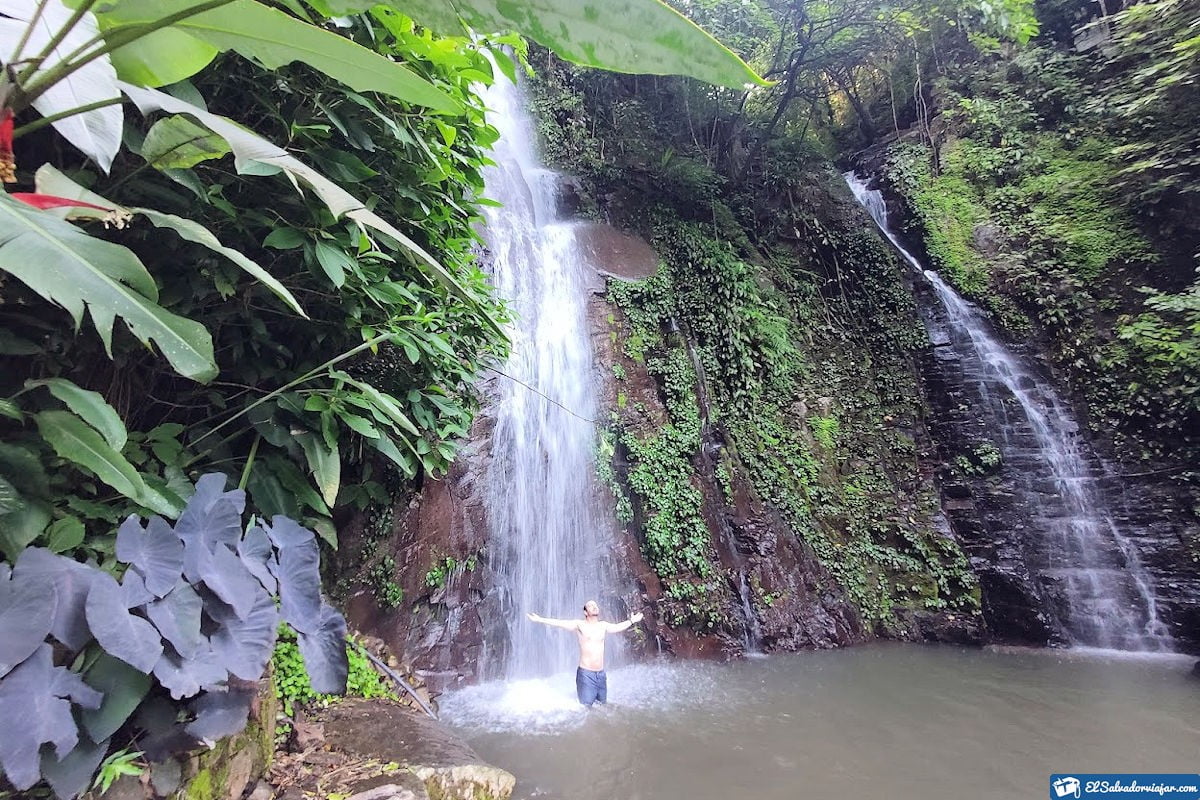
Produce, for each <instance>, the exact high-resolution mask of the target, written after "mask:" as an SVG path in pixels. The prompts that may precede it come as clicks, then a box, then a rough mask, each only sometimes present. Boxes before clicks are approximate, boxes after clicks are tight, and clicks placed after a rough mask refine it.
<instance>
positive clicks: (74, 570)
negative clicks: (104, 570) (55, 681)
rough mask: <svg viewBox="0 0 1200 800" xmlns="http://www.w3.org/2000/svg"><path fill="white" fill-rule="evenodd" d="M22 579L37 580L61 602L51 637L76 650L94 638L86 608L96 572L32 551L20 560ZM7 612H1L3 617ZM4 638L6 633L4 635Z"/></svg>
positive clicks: (18, 570)
mask: <svg viewBox="0 0 1200 800" xmlns="http://www.w3.org/2000/svg"><path fill="white" fill-rule="evenodd" d="M14 574H16V575H17V576H18V577H20V578H31V579H37V580H39V581H41V582H43V583H46V584H48V585H50V586H53V587H54V591H55V594H56V595H57V599H56V602H55V606H54V621H53V622H52V623H51V625H50V635H51V636H53V637H54V638H55V639H58V640H59V641H60V642H62V643H63V644H65V645H66V646H67V647H69V648H71V649H72V650H78V649H79V648H81V647H83V646H84V645H85V644H87V643H88V639H90V638H91V637H92V633H91V631H90V630H89V629H88V625H87V617H86V615H85V613H84V608H85V606H86V604H87V595H88V591H89V590H90V589H91V587H92V577H93V576H94V575H95V572H94V571H93V570H92V569H91V568H90V567H88V566H86V565H84V564H80V563H79V562H78V561H75V560H74V559H70V558H66V557H65V556H60V555H55V554H54V553H52V552H50V551H49V550H46V549H45V548H42V547H29V548H26V549H25V551H24V552H22V553H21V556H20V558H18V559H17V566H16V569H15V570H14ZM2 613H3V612H0V614H2ZM0 638H3V632H2V631H0Z"/></svg>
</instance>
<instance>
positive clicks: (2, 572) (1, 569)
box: [0, 561, 12, 581]
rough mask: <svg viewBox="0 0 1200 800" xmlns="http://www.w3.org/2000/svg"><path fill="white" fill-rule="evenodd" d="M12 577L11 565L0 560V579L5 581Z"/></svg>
mask: <svg viewBox="0 0 1200 800" xmlns="http://www.w3.org/2000/svg"><path fill="white" fill-rule="evenodd" d="M11 577H12V567H10V566H9V565H8V564H6V563H5V562H3V561H0V581H6V580H8V579H9V578H11Z"/></svg>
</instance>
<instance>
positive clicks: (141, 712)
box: [134, 697, 197, 761]
mask: <svg viewBox="0 0 1200 800" xmlns="http://www.w3.org/2000/svg"><path fill="white" fill-rule="evenodd" d="M178 718H179V712H178V710H177V709H176V708H175V705H174V704H173V703H170V702H168V701H167V700H166V699H164V698H162V697H152V698H150V699H149V700H147V701H146V702H144V703H142V707H141V708H139V709H138V713H137V716H136V717H135V718H134V722H135V723H136V724H137V726H138V727H139V728H140V729H141V730H142V734H143V735H142V737H141V738H140V739H138V747H140V748H141V749H142V751H143V752H144V753H145V754H146V758H148V759H149V760H151V761H161V760H163V759H164V758H167V757H168V756H170V755H171V754H173V753H176V752H183V751H186V750H190V749H192V748H193V747H195V746H196V744H197V742H196V739H195V737H193V736H189V735H188V733H187V731H186V730H185V729H184V726H183V725H182V724H181V723H179V722H178Z"/></svg>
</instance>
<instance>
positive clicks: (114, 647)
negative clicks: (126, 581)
mask: <svg viewBox="0 0 1200 800" xmlns="http://www.w3.org/2000/svg"><path fill="white" fill-rule="evenodd" d="M86 612H87V621H88V626H89V627H90V628H91V629H92V634H93V635H94V636H95V637H96V641H98V642H100V646H101V647H103V648H104V649H105V650H107V651H108V652H109V653H110V654H112V655H114V656H116V657H117V658H119V659H121V660H122V661H124V662H125V663H126V664H128V665H129V666H131V667H133V668H134V669H136V670H138V671H139V672H144V673H147V674H148V673H149V672H150V670H152V669H153V668H154V665H155V663H157V662H158V658H159V656H161V655H162V649H163V647H162V637H161V636H159V633H158V631H157V630H155V629H154V626H153V625H151V624H150V623H149V622H147V621H146V620H144V619H142V618H141V617H138V616H134V615H133V614H130V613H129V610H128V609H127V608H126V607H125V599H124V597H123V596H122V593H121V587H120V586H118V585H117V582H116V581H115V580H113V579H112V578H111V577H109V575H108V574H107V573H99V572H98V573H97V574H96V577H95V579H94V580H93V581H92V588H91V590H90V591H89V592H88V598H87V607H86Z"/></svg>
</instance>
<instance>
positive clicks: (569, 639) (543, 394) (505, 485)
mask: <svg viewBox="0 0 1200 800" xmlns="http://www.w3.org/2000/svg"><path fill="white" fill-rule="evenodd" d="M484 99H485V101H486V103H487V106H488V121H489V122H491V124H493V125H495V126H496V128H497V129H499V131H500V140H499V141H498V142H497V144H496V147H495V151H494V153H493V155H492V158H493V159H494V160H495V162H496V166H494V167H491V168H489V169H488V170H487V172H486V174H485V182H486V186H487V194H488V196H489V197H490V198H491V199H493V200H496V201H498V202H500V203H501V206H500V207H496V208H488V209H486V220H487V227H486V230H485V232H484V238H485V240H486V241H487V244H488V247H489V248H490V250H491V251H492V255H493V258H494V275H493V280H494V282H495V285H496V289H497V293H498V295H499V296H500V297H502V298H504V299H505V300H506V301H507V302H508V303H509V304H510V307H511V310H512V312H513V315H514V317H515V319H514V322H513V324H512V326H511V327H510V329H509V331H508V333H509V336H510V337H511V339H512V354H511V356H510V358H509V360H508V363H507V364H506V365H505V366H504V367H503V371H504V373H505V377H502V378H501V380H500V382H499V388H498V391H497V392H496V393H495V396H494V397H493V398H492V400H491V402H492V403H493V404H494V415H495V419H496V425H495V430H494V432H493V434H492V451H493V462H492V465H491V468H490V469H489V470H488V475H487V478H486V480H487V482H488V486H487V491H486V496H487V504H488V522H489V527H490V529H491V532H492V542H491V545H490V547H491V550H492V555H491V559H492V563H493V566H494V568H495V570H496V574H497V578H498V581H499V584H500V585H499V587H498V588H499V591H500V598H501V602H500V606H501V609H502V611H503V613H504V615H505V619H504V623H505V626H506V628H507V632H508V640H507V641H506V642H502V643H499V646H498V649H499V650H500V651H501V652H500V653H497V654H496V655H495V657H494V659H493V663H490V664H484V665H483V667H484V670H485V672H486V673H487V674H489V675H492V676H496V677H504V678H509V679H512V678H528V677H535V676H538V675H545V674H549V673H553V672H560V671H564V670H568V669H573V668H574V667H575V664H576V661H577V651H578V648H577V645H576V643H575V641H574V637H573V636H571V635H569V634H566V633H564V632H563V631H558V630H552V629H547V628H545V627H543V626H540V625H534V624H533V623H531V622H529V621H528V620H527V619H526V618H525V614H526V613H527V612H531V611H532V612H537V613H540V614H544V615H547V616H553V617H568V616H581V612H580V610H581V607H582V605H583V603H584V601H585V600H587V599H590V598H595V599H597V600H599V602H600V604H601V606H602V608H604V609H605V611H606V614H605V616H606V617H610V618H611V616H612V615H613V614H616V613H621V612H620V610H618V609H616V608H615V606H616V605H617V604H618V603H619V596H620V594H621V592H620V586H619V584H618V580H617V575H616V573H617V569H616V565H615V563H614V558H613V555H612V554H613V537H614V536H615V523H614V521H613V520H612V519H610V518H608V516H609V515H607V514H605V513H603V512H602V510H601V509H600V508H599V506H598V503H597V500H596V498H597V493H596V479H595V467H594V463H595V447H596V431H595V425H594V423H593V422H592V420H593V419H594V418H595V417H596V416H597V414H598V411H597V402H596V376H595V374H594V371H593V362H592V354H591V343H590V341H589V338H588V327H587V313H586V312H587V303H586V292H587V281H586V278H587V275H588V273H589V271H590V269H591V268H590V267H589V266H588V265H587V264H586V262H585V260H584V257H583V255H582V252H581V249H580V247H579V244H578V242H577V240H576V236H575V232H574V230H573V227H572V224H571V223H570V222H567V221H563V220H560V219H559V218H558V215H557V211H556V206H557V195H558V185H559V176H558V175H557V174H556V173H554V172H551V171H549V170H547V169H545V168H543V167H542V166H541V165H540V164H539V162H538V158H537V153H536V149H535V146H534V132H533V130H532V124H531V122H530V119H529V116H528V112H527V110H526V108H527V103H526V102H525V98H524V97H523V93H522V91H521V89H520V87H518V86H514V85H513V84H512V83H510V82H509V81H507V80H503V79H500V80H498V81H497V82H496V83H495V85H493V86H492V87H491V88H490V89H488V90H487V92H486V93H485V95H484ZM614 645H615V646H619V643H618V642H615V641H614V642H610V647H611V646H614Z"/></svg>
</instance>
